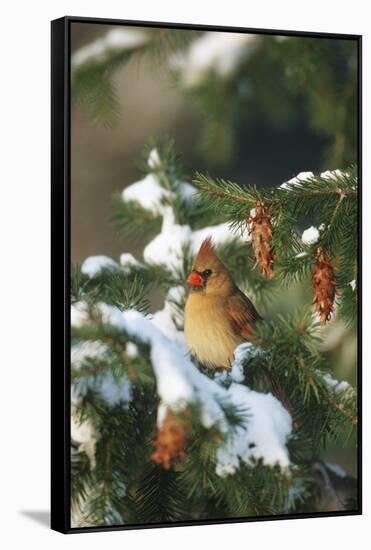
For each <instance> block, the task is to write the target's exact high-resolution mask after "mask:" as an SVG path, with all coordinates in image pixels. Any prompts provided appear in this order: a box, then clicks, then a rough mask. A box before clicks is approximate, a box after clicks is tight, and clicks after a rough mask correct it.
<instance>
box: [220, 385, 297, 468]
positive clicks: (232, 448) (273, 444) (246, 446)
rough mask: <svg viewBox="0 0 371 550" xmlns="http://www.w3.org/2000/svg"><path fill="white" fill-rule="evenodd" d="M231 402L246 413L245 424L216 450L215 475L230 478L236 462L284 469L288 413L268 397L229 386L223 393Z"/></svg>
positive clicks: (243, 387)
mask: <svg viewBox="0 0 371 550" xmlns="http://www.w3.org/2000/svg"><path fill="white" fill-rule="evenodd" d="M227 392H228V393H229V394H230V396H231V402H233V403H234V404H235V405H236V406H239V407H240V408H245V409H246V410H247V414H248V416H247V418H246V422H245V423H244V424H243V425H242V426H238V427H237V428H236V430H235V433H234V434H233V435H232V436H230V437H229V439H228V441H227V444H226V445H224V446H223V447H221V448H219V449H218V450H217V466H216V473H217V474H218V475H220V476H226V475H230V474H234V473H235V472H236V470H237V469H238V467H239V465H240V461H243V462H245V463H250V462H251V461H252V460H254V459H255V460H259V459H261V460H262V462H263V464H266V465H270V466H274V465H275V464H278V465H280V466H281V467H282V468H287V467H288V466H289V465H290V459H289V455H288V451H287V448H286V442H287V438H288V437H289V435H290V433H291V429H292V421H291V417H290V415H289V413H288V412H287V410H286V409H285V408H284V407H283V405H282V404H281V403H280V402H279V401H278V400H277V399H276V398H275V397H274V396H273V395H272V394H270V393H267V394H264V393H258V392H256V391H253V390H250V389H249V388H248V387H246V386H243V385H242V384H236V383H233V384H231V386H230V387H229V389H228V390H227Z"/></svg>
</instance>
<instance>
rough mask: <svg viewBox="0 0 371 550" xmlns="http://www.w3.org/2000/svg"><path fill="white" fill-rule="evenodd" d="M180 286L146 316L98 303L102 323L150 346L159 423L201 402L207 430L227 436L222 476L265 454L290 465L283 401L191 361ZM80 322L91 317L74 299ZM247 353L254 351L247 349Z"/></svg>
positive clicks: (220, 460)
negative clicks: (226, 381) (179, 314)
mask: <svg viewBox="0 0 371 550" xmlns="http://www.w3.org/2000/svg"><path fill="white" fill-rule="evenodd" d="M180 292H181V291H180V289H171V291H170V293H169V295H168V298H167V300H166V301H165V306H164V309H163V310H161V311H159V312H157V313H156V314H154V316H153V318H152V319H150V318H146V317H145V316H144V315H143V314H141V313H139V312H138V311H135V310H128V311H124V312H120V311H119V310H118V309H117V308H115V307H114V306H110V305H107V304H104V303H101V304H98V305H97V308H98V310H99V312H100V315H101V320H102V321H103V323H106V324H109V325H113V326H114V327H116V328H117V329H119V330H122V331H123V332H125V334H127V335H129V337H130V338H133V339H134V340H136V341H139V342H143V343H144V344H147V345H148V346H149V347H150V358H151V364H152V367H153V370H154V375H155V378H156V383H157V392H158V395H159V397H160V406H159V409H158V425H159V427H161V425H162V423H163V421H164V419H165V417H166V414H167V412H168V411H173V412H180V411H184V410H185V409H186V408H187V406H189V405H191V404H193V405H197V406H198V407H199V410H200V422H201V423H202V425H203V426H204V427H205V428H207V429H209V428H211V427H213V426H214V427H217V428H218V429H219V430H220V432H221V433H223V434H225V436H226V439H225V442H224V443H223V444H221V446H220V447H219V448H218V450H217V464H216V473H217V474H218V475H220V476H224V475H228V474H233V473H235V472H236V470H237V469H238V468H239V465H240V461H243V462H246V463H250V461H251V460H252V459H255V460H259V459H261V460H262V461H263V463H264V464H267V465H274V464H278V465H280V466H281V467H282V468H286V467H288V466H289V464H290V459H289V454H288V450H287V447H286V442H287V439H288V437H289V436H290V434H291V427H292V424H291V417H290V415H289V414H288V412H287V411H286V409H285V408H284V407H283V406H282V405H281V403H280V402H279V401H278V400H277V399H276V398H275V397H274V396H273V395H272V394H270V393H267V394H264V393H258V392H256V391H253V390H251V389H249V388H248V387H246V386H245V385H242V384H239V383H237V382H235V381H234V382H232V384H231V385H230V386H229V388H228V389H227V388H225V387H223V386H222V385H220V383H219V382H218V381H217V380H212V379H210V378H208V377H207V376H206V375H204V374H203V373H201V372H200V371H199V370H198V369H197V368H196V366H195V365H194V364H193V363H192V361H191V359H190V357H189V351H188V349H187V346H186V344H185V341H184V334H183V332H181V331H178V330H177V328H176V326H175V324H174V322H173V315H174V311H175V310H174V306H173V304H172V302H171V301H170V298H171V297H177V298H179V293H180ZM73 308H74V309H77V311H78V315H76V314H73V315H72V316H71V317H72V319H73V320H76V319H77V321H76V322H77V326H81V324H84V323H86V322H88V317H87V316H86V317H85V318H83V317H82V313H81V312H82V310H83V306H82V305H81V304H75V305H74V306H73ZM245 351H246V353H251V350H249V349H246V350H245ZM241 360H242V356H241V350H240V352H239V353H238V354H237V358H236V361H237V363H236V365H235V366H234V367H233V368H232V374H234V376H233V377H232V379H234V380H237V379H238V365H239V364H240V363H241ZM231 406H232V407H234V408H235V409H236V411H238V412H239V413H241V423H240V424H239V425H238V426H237V427H236V426H231V425H230V424H229V422H228V418H227V414H226V408H227V407H231Z"/></svg>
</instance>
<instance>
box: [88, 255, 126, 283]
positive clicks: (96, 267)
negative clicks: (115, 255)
mask: <svg viewBox="0 0 371 550" xmlns="http://www.w3.org/2000/svg"><path fill="white" fill-rule="evenodd" d="M118 267H119V266H118V264H117V263H116V262H115V261H114V260H113V259H112V258H109V257H108V256H89V258H86V260H84V262H83V264H82V266H81V271H82V273H84V274H85V275H88V277H91V278H92V277H96V276H97V275H98V274H99V273H100V272H101V271H102V270H103V269H108V270H110V271H114V270H116V269H118Z"/></svg>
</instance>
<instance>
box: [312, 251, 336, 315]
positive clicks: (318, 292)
mask: <svg viewBox="0 0 371 550" xmlns="http://www.w3.org/2000/svg"><path fill="white" fill-rule="evenodd" d="M312 286H313V290H314V297H313V300H312V304H314V307H315V310H316V311H317V312H318V315H319V317H320V319H321V321H322V323H325V322H326V321H329V320H330V319H331V313H332V312H333V311H334V302H335V294H336V288H335V287H336V281H335V277H334V268H333V266H332V264H331V262H330V260H329V259H328V258H326V256H325V253H324V251H323V249H322V248H321V247H319V248H317V252H316V263H315V265H314V270H313V274H312Z"/></svg>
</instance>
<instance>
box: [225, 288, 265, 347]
mask: <svg viewBox="0 0 371 550" xmlns="http://www.w3.org/2000/svg"><path fill="white" fill-rule="evenodd" d="M227 311H228V314H229V317H230V319H231V322H232V326H233V330H234V331H235V332H236V333H237V334H239V335H241V336H242V337H246V336H247V335H248V333H249V332H251V329H250V328H249V325H250V324H251V323H254V322H255V321H259V320H260V319H262V317H261V316H260V315H259V313H258V312H257V311H256V309H255V307H254V305H253V304H252V302H251V301H250V300H249V299H248V297H247V296H245V294H243V293H242V292H241V291H240V290H238V291H237V292H235V293H233V294H232V295H231V296H230V297H229V298H228V302H227Z"/></svg>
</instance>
